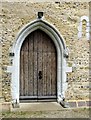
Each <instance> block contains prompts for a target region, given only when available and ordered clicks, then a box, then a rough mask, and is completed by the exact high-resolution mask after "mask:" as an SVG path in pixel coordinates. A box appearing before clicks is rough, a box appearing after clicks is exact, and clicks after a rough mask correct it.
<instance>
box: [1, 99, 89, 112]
mask: <svg viewBox="0 0 91 120" xmlns="http://www.w3.org/2000/svg"><path fill="white" fill-rule="evenodd" d="M23 104H24V103H23ZM68 104H69V107H70V108H82V107H83V108H84V107H91V101H88V100H86V101H81V100H80V101H68ZM24 105H25V104H24ZM0 106H1V107H2V112H7V111H12V109H16V108H12V104H11V102H3V103H0ZM25 106H26V105H25ZM60 107H61V106H60ZM61 109H62V107H61ZM64 109H65V108H64ZM66 109H69V108H66ZM17 110H18V108H17ZM40 110H41V109H40Z"/></svg>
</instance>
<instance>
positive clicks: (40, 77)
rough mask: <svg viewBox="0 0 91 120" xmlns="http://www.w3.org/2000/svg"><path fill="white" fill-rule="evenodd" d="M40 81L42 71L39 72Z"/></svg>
mask: <svg viewBox="0 0 91 120" xmlns="http://www.w3.org/2000/svg"><path fill="white" fill-rule="evenodd" d="M39 79H42V71H39Z"/></svg>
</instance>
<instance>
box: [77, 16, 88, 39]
mask: <svg viewBox="0 0 91 120" xmlns="http://www.w3.org/2000/svg"><path fill="white" fill-rule="evenodd" d="M83 20H86V38H87V40H90V24H89V17H88V16H82V17H81V18H80V22H79V26H78V39H80V38H81V37H82V22H83Z"/></svg>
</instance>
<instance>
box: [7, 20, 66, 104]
mask: <svg viewBox="0 0 91 120" xmlns="http://www.w3.org/2000/svg"><path fill="white" fill-rule="evenodd" d="M36 29H41V30H42V31H44V32H45V33H47V34H48V35H49V36H50V38H51V39H52V40H53V42H54V44H55V47H56V50H57V99H58V102H59V101H61V100H63V99H64V98H65V90H66V88H67V83H66V67H67V66H66V58H65V57H64V51H65V50H66V45H65V42H64V39H63V37H62V36H61V35H60V33H59V32H58V31H57V30H56V28H55V27H54V26H53V25H50V24H49V23H48V22H46V21H44V20H41V19H37V20H35V21H33V22H31V23H29V24H27V25H26V26H25V27H24V28H23V29H22V30H21V31H20V33H19V35H18V36H17V38H16V43H15V44H14V46H13V49H12V52H14V54H15V55H14V57H13V65H12V69H11V68H9V70H12V81H11V94H12V102H13V103H15V102H17V103H19V78H20V49H21V46H22V43H23V41H24V40H25V38H26V37H27V36H28V35H29V34H30V33H31V32H32V31H35V30H36Z"/></svg>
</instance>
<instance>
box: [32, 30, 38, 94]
mask: <svg viewBox="0 0 91 120" xmlns="http://www.w3.org/2000/svg"><path fill="white" fill-rule="evenodd" d="M37 37H38V36H37V33H36V31H34V37H33V38H34V40H33V41H34V83H33V89H34V90H33V95H34V96H37V89H38V84H37V79H38V72H37V71H38V65H37V64H38V60H37V59H38V57H37V49H38V48H37V47H38V46H37Z"/></svg>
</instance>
